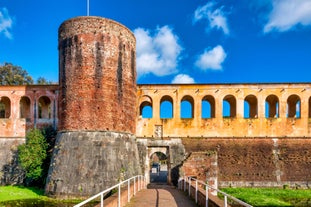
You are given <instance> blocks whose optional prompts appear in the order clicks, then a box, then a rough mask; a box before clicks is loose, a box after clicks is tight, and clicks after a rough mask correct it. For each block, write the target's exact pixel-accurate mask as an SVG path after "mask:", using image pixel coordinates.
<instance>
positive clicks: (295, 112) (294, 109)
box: [286, 94, 301, 118]
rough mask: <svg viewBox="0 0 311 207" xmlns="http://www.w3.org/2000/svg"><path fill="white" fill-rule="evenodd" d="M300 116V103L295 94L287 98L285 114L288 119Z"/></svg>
mask: <svg viewBox="0 0 311 207" xmlns="http://www.w3.org/2000/svg"><path fill="white" fill-rule="evenodd" d="M300 114H301V101H300V97H299V96H298V95H296V94H293V95H290V96H289V97H288V98H287V113H286V116H287V117H288V118H300Z"/></svg>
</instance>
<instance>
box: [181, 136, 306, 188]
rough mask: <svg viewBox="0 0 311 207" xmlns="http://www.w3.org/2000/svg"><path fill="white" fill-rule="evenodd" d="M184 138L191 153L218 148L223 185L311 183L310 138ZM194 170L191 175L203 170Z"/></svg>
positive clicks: (220, 178) (220, 177) (220, 180)
mask: <svg viewBox="0 0 311 207" xmlns="http://www.w3.org/2000/svg"><path fill="white" fill-rule="evenodd" d="M182 140H183V144H184V145H185V148H186V151H187V152H188V153H191V152H198V151H201V152H204V151H207V150H214V151H216V152H217V155H218V158H217V164H218V169H219V171H218V183H219V186H220V187H229V186H249V187H252V186H259V187H263V186H267V187H274V186H278V187H281V186H283V185H292V186H295V185H296V186H301V187H308V186H309V185H310V183H309V182H310V180H311V174H310V173H309V172H310V170H311V154H310V153H309V150H308V149H309V148H310V146H311V139H306V138H305V139H301V138H283V139H277V138H273V139H268V138H266V139H263V138H252V139H250V138H236V139H232V138H231V139H228V138H208V139H204V138H201V139H197V138H183V139H182ZM202 158H204V156H202ZM193 167H195V166H194V165H193ZM194 172H195V170H192V171H191V175H195V176H196V175H197V176H199V173H200V170H198V174H195V173H194ZM188 175H189V174H188ZM201 177H202V176H201Z"/></svg>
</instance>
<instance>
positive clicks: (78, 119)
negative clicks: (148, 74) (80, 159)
mask: <svg viewBox="0 0 311 207" xmlns="http://www.w3.org/2000/svg"><path fill="white" fill-rule="evenodd" d="M135 48H136V41H135V37H134V35H133V33H132V32H131V31H129V30H128V29H127V28H126V27H124V26H123V25H121V24H119V23H117V22H115V21H112V20H109V19H104V18H98V17H79V18H75V19H71V20H68V21H66V22H64V23H63V24H62V25H61V26H60V28H59V67H60V73H59V75H60V76H59V80H60V100H61V101H60V105H59V107H60V110H59V117H61V120H60V125H59V130H65V131H76V130H88V131H89V130H111V131H121V132H130V133H133V134H134V133H135V128H136V125H135V120H136V119H135V114H136V70H135V59H136V58H135V54H136V52H135V51H136V50H135Z"/></svg>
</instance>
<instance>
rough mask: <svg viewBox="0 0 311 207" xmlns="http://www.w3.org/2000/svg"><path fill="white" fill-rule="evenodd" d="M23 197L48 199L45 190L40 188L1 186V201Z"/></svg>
mask: <svg viewBox="0 0 311 207" xmlns="http://www.w3.org/2000/svg"><path fill="white" fill-rule="evenodd" d="M21 199H40V200H47V199H48V197H46V196H44V192H43V190H40V189H38V188H26V187H23V186H1V187H0V202H3V201H10V200H21Z"/></svg>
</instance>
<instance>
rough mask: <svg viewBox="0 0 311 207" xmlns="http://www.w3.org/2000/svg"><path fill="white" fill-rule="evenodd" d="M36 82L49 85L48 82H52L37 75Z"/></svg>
mask: <svg viewBox="0 0 311 207" xmlns="http://www.w3.org/2000/svg"><path fill="white" fill-rule="evenodd" d="M37 84H39V85H49V84H52V81H48V80H47V79H45V78H44V77H39V78H38V79H37Z"/></svg>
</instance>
